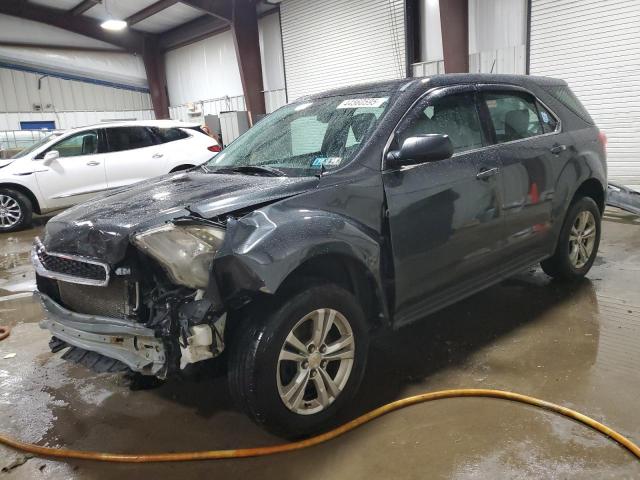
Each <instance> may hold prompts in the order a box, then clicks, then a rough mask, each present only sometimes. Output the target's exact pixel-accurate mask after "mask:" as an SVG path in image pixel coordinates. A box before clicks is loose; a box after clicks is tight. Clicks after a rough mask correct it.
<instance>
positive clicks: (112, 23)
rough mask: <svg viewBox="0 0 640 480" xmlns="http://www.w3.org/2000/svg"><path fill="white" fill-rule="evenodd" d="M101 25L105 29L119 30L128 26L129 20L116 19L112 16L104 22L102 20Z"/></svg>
mask: <svg viewBox="0 0 640 480" xmlns="http://www.w3.org/2000/svg"><path fill="white" fill-rule="evenodd" d="M100 26H101V27H102V28H104V29H105V30H111V31H116V32H117V31H119V30H124V29H125V28H127V22H125V21H124V20H115V19H113V18H110V19H109V20H105V21H104V22H102V23H101V24H100Z"/></svg>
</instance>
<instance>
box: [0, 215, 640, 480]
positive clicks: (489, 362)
mask: <svg viewBox="0 0 640 480" xmlns="http://www.w3.org/2000/svg"><path fill="white" fill-rule="evenodd" d="M42 223H44V222H41V224H42ZM41 231H42V225H40V226H37V227H36V228H34V229H32V230H29V231H25V232H21V233H19V234H13V235H3V236H2V237H0V325H2V324H5V325H6V324H9V325H10V326H12V327H13V332H12V334H11V337H9V338H8V339H7V340H5V341H3V342H0V430H1V431H2V432H3V433H8V434H11V435H14V436H17V437H20V438H22V439H24V440H27V441H32V442H38V443H40V444H43V445H49V446H66V447H71V448H78V449H87V450H102V451H105V450H106V451H111V452H163V451H184V450H194V449H215V448H235V447H249V446H259V445H267V444H273V443H277V442H279V441H280V440H279V439H277V438H274V437H271V436H269V435H268V434H266V433H264V432H263V431H262V430H260V429H259V428H258V427H256V426H255V425H253V424H252V423H251V422H250V421H249V420H248V419H247V418H246V417H244V416H243V415H242V414H240V413H239V412H237V411H235V410H234V409H233V405H232V404H231V403H230V400H229V396H228V392H227V389H226V382H225V379H224V377H221V376H219V375H218V376H212V375H209V374H208V373H207V371H206V370H204V371H201V372H199V374H198V375H195V377H194V378H191V379H187V380H180V381H178V380H176V381H173V382H169V383H167V384H165V385H164V386H162V387H161V388H159V389H156V390H148V391H130V390H129V389H128V388H127V386H126V385H125V384H124V381H123V380H122V378H120V377H118V376H115V375H109V374H103V375H100V376H94V375H92V374H91V373H89V372H87V371H86V370H85V369H84V368H83V367H80V366H75V365H72V364H69V363H67V362H65V361H63V360H61V359H60V358H59V356H60V354H56V355H54V354H51V353H50V352H49V349H48V348H47V342H48V340H49V336H48V335H47V334H46V333H45V332H44V331H42V330H40V329H39V328H38V325H37V322H38V320H39V319H40V318H41V316H42V312H41V309H40V307H39V305H37V304H36V302H35V301H34V299H33V298H31V296H30V295H29V294H28V293H27V294H25V293H22V292H28V291H29V290H30V289H32V288H33V286H34V285H33V274H32V272H31V268H30V266H29V263H28V257H29V247H30V243H31V239H32V237H33V236H34V235H36V234H39V233H40V232H41ZM639 294H640V219H638V218H634V217H633V216H631V215H628V214H626V213H624V212H621V211H618V210H608V211H607V213H606V215H605V223H604V237H603V240H602V244H601V253H600V256H599V258H598V260H597V263H596V265H595V267H594V268H593V270H592V271H591V274H590V275H589V279H588V280H585V281H583V282H581V283H580V284H578V285H573V286H565V285H558V284H555V283H553V282H551V281H550V280H549V279H548V277H546V276H545V275H544V274H542V273H541V272H540V270H539V269H532V270H531V271H529V272H524V273H523V274H521V275H519V276H517V277H515V278H513V279H510V280H508V281H505V282H503V283H502V284H500V285H498V286H495V287H492V288H490V289H488V290H486V291H485V292H482V293H480V294H478V295H475V296H473V297H472V298H469V299H468V300H466V301H463V302H460V303H458V304H457V305H455V306H453V307H450V308H447V309H446V310H444V311H442V312H440V313H438V314H435V315H432V316H430V317H429V318H426V319H425V320H424V322H421V323H420V324H417V325H413V326H410V327H407V328H405V329H403V330H401V331H399V332H397V333H395V334H393V335H391V336H389V337H387V338H385V339H384V340H380V341H378V342H376V344H375V345H374V346H373V347H372V351H371V355H370V359H371V360H370V364H369V369H368V373H367V377H366V380H365V384H364V387H363V391H362V394H361V395H360V396H359V398H358V401H357V405H356V406H355V408H354V410H353V411H352V412H349V415H351V416H353V415H355V414H357V413H360V412H363V411H366V410H368V409H370V408H372V407H375V406H378V405H381V404H383V403H385V402H388V401H391V400H394V399H397V398H401V397H404V396H407V395H412V394H416V393H419V392H423V391H430V390H439V389H446V388H462V387H476V388H498V389H506V390H513V391H516V392H521V393H525V394H529V395H533V396H536V397H540V398H544V399H547V400H549V401H552V402H556V403H560V404H563V405H566V406H568V407H571V408H574V409H577V410H579V411H581V412H584V413H585V414H587V415H590V416H592V417H594V418H596V419H597V420H600V421H602V422H604V423H606V424H608V425H610V426H611V427H613V428H614V429H617V430H618V431H619V432H621V433H622V434H624V435H626V436H628V437H629V438H631V439H632V440H634V441H635V442H640V408H639V407H640V403H639V399H640V375H639V373H638V365H640V298H639V297H640V295H639ZM10 353H16V356H15V357H13V358H4V357H5V355H7V354H10ZM19 463H22V464H21V465H19V466H16V464H19ZM12 466H13V467H12ZM0 467H1V468H4V469H5V472H4V473H2V474H0V476H1V475H4V476H6V478H20V479H27V478H28V479H32V478H65V479H66V478H92V479H93V478H95V479H110V478H115V479H121V478H129V477H133V476H134V475H135V476H136V477H139V478H154V479H161V478H196V477H205V476H206V477H207V478H249V476H252V477H254V478H278V479H289V478H291V479H294V478H305V479H308V480H311V479H320V478H322V479H325V478H350V479H360V478H367V479H371V478H385V479H386V478H460V479H475V478H483V479H484V478H562V479H566V478H581V479H582V478H599V479H600V478H612V479H613V478H615V479H623V478H640V462H638V461H637V460H635V459H634V458H633V457H632V456H631V455H630V454H629V453H627V452H626V451H625V450H623V449H622V448H621V447H619V446H617V445H616V444H614V443H612V442H611V441H610V440H607V439H606V438H603V437H601V436H600V435H598V434H596V433H594V432H592V431H590V430H588V429H587V428H585V427H583V426H581V425H579V424H577V423H574V422H571V421H569V420H566V419H564V418H560V417H558V416H556V415H554V414H551V413H547V412H544V411H538V410H534V409H533V408H530V407H526V406H522V405H516V404H512V403H509V402H505V401H499V400H491V399H454V400H443V401H440V402H436V403H432V404H427V405H421V406H415V407H412V408H409V409H406V410H403V411H400V412H396V413H394V414H391V415H389V416H387V417H385V418H382V419H380V420H378V421H376V422H374V423H372V424H369V425H366V426H364V427H363V428H361V429H359V430H358V431H356V432H353V433H350V434H348V435H346V436H344V437H342V438H339V439H337V440H335V441H333V442H331V443H329V444H326V445H323V446H320V447H316V448H314V449H311V450H306V451H301V452H297V453H291V454H285V455H281V456H278V457H270V458H260V459H245V460H235V461H233V460H229V461H218V462H200V463H187V464H165V465H153V464H152V465H108V464H100V463H89V462H68V463H67V462H54V461H49V460H43V459H39V458H30V459H28V458H25V456H24V455H22V454H20V453H17V452H14V451H12V450H8V449H5V448H3V447H0Z"/></svg>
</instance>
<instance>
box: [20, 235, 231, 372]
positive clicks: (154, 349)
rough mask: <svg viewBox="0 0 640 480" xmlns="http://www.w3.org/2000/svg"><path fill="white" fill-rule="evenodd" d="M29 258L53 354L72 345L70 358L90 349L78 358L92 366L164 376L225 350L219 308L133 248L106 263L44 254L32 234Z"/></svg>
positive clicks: (42, 326)
mask: <svg viewBox="0 0 640 480" xmlns="http://www.w3.org/2000/svg"><path fill="white" fill-rule="evenodd" d="M32 262H33V265H34V267H35V269H36V278H37V283H38V290H39V295H40V299H41V301H42V305H43V307H44V310H45V319H44V320H42V321H41V323H40V326H41V328H44V329H47V330H49V331H50V332H51V334H52V335H53V339H52V342H51V344H50V346H51V348H52V350H53V351H59V350H62V349H65V348H67V347H71V348H70V350H69V351H67V353H66V354H65V356H67V357H70V359H71V360H74V359H76V358H75V357H82V358H85V356H84V355H83V353H82V352H91V355H89V356H88V357H86V358H89V359H90V360H89V361H88V362H86V361H85V362H81V363H85V364H86V363H89V365H88V366H89V367H92V368H94V370H96V371H120V370H126V369H130V370H131V371H134V372H138V373H141V374H144V375H154V376H157V377H160V378H164V377H166V376H167V375H170V374H171V373H172V372H175V371H178V370H180V369H183V368H185V367H186V365H188V364H190V363H196V362H198V361H201V360H206V359H209V358H214V357H215V356H217V355H219V354H220V353H221V352H222V351H223V350H224V342H223V338H224V337H223V335H224V327H225V321H226V315H225V313H224V312H220V311H218V310H219V308H218V307H216V306H214V304H213V303H212V302H211V301H209V300H206V299H205V298H204V294H203V291H202V290H200V289H197V288H195V289H194V288H189V287H185V286H179V285H175V284H174V283H172V282H171V281H170V279H169V278H168V277H167V275H166V273H165V272H164V271H163V269H162V268H161V267H160V266H159V265H157V264H156V262H153V261H152V260H151V259H149V258H148V257H146V256H145V255H142V254H140V252H138V251H137V250H136V249H135V248H131V249H130V251H129V252H128V255H127V256H126V258H125V259H124V260H123V261H121V262H119V263H118V264H116V265H109V264H107V263H102V262H100V261H98V260H96V259H92V258H86V257H81V256H74V255H68V254H60V253H56V252H48V251H47V250H46V249H45V246H44V245H43V244H42V243H41V242H40V241H39V240H38V239H36V241H35V244H34V247H33V250H32ZM69 352H73V354H72V355H69ZM78 352H80V353H78ZM86 358H85V360H86ZM76 360H77V359H76ZM109 362H111V363H109ZM105 365H107V367H105Z"/></svg>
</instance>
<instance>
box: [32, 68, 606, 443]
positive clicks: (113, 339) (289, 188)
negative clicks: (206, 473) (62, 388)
mask: <svg viewBox="0 0 640 480" xmlns="http://www.w3.org/2000/svg"><path fill="white" fill-rule="evenodd" d="M605 142H606V137H605V136H604V135H603V134H602V133H600V131H599V130H598V128H597V127H596V125H595V124H594V121H593V120H592V119H591V117H590V116H589V114H588V113H587V111H586V110H585V109H584V107H583V106H582V104H581V103H580V101H579V100H578V99H577V98H576V97H575V96H574V94H573V93H572V91H571V90H570V89H569V87H568V86H567V84H566V83H565V82H564V81H561V80H555V79H551V78H540V77H525V76H502V75H470V74H464V75H441V76H434V77H431V78H424V79H404V80H398V81H392V82H386V83H376V84H370V85H361V86H355V87H350V88H343V89H340V90H335V91H331V92H327V93H323V94H319V95H313V96H309V97H305V98H302V99H300V100H298V101H296V102H294V103H291V104H289V105H286V106H285V107H282V108H280V109H279V110H277V111H276V112H274V113H272V114H270V115H269V116H267V117H266V118H264V119H263V120H261V121H260V122H259V123H257V124H256V125H255V126H254V127H253V128H251V129H250V130H249V131H248V132H247V133H245V134H244V135H242V136H241V137H240V138H239V139H237V140H236V141H235V142H233V143H232V144H231V145H230V146H229V147H228V148H227V149H226V150H224V151H223V152H222V153H220V154H218V155H217V156H216V157H215V158H213V159H212V160H210V161H208V162H207V163H205V164H203V165H201V166H199V167H195V168H192V169H190V170H187V171H183V172H177V173H174V174H169V175H166V176H164V177H159V178H157V179H153V180H149V181H145V182H142V183H138V184H136V185H134V186H129V187H124V188H122V189H120V190H117V191H112V192H110V193H107V194H104V195H103V196H102V197H100V198H98V199H94V200H91V201H89V202H88V203H84V204H81V205H78V206H76V207H73V208H71V209H69V210H67V211H65V212H64V213H62V214H60V215H58V216H56V217H54V218H53V219H51V221H49V223H48V225H47V227H46V231H45V233H44V236H43V238H42V239H41V240H40V239H36V241H35V245H34V249H33V254H32V259H33V263H34V265H35V269H36V272H37V284H38V290H39V295H40V297H41V299H42V303H43V305H44V308H45V312H46V315H45V319H44V320H43V321H42V322H41V326H42V327H43V328H46V329H48V330H50V331H51V334H52V335H53V338H52V340H51V343H50V347H51V349H52V350H53V351H54V352H56V351H59V350H63V349H66V352H65V354H64V358H67V359H70V360H75V361H76V362H80V363H83V364H85V365H87V366H89V367H92V368H93V369H94V370H96V371H112V372H113V371H122V370H130V371H134V372H138V373H140V374H143V375H151V376H156V377H159V378H165V377H167V376H170V375H172V374H175V373H178V372H180V371H181V370H182V369H184V368H185V367H187V366H188V365H190V364H193V363H197V362H201V361H206V360H209V359H213V358H215V357H219V356H220V358H219V359H217V360H215V361H216V362H223V364H224V365H225V366H226V371H227V376H228V380H229V388H230V391H231V394H232V396H233V398H234V401H235V403H236V404H237V405H238V406H239V407H240V408H242V409H243V410H244V411H245V412H246V413H247V414H248V415H249V416H250V417H251V418H252V419H253V420H255V421H256V422H257V423H259V424H261V425H263V426H264V427H266V428H268V429H269V430H271V431H274V432H276V433H278V434H281V435H285V436H294V437H295V436H301V435H307V434H310V433H312V432H315V431H318V430H321V429H323V428H326V427H327V426H328V424H329V423H330V422H331V421H332V419H334V418H335V415H336V413H337V412H338V411H339V410H340V409H342V408H343V407H344V406H345V405H346V404H347V403H348V402H350V401H352V399H353V398H354V395H355V394H356V392H357V390H358V387H359V385H360V382H361V379H362V377H363V374H364V371H365V365H366V362H367V353H368V343H369V339H370V337H371V336H372V334H374V333H379V332H385V331H389V328H392V329H395V328H399V327H401V326H403V325H407V324H409V323H411V322H414V321H416V320H420V319H424V318H425V317H426V316H427V315H428V314H429V313H431V312H433V311H435V310H438V309H441V308H443V307H445V306H447V305H449V304H451V303H453V302H456V301H458V300H460V299H461V298H463V297H466V296H468V295H471V294H473V293H474V292H477V291H479V290H481V289H483V288H486V287H487V286H489V285H491V284H494V283H496V282H499V281H501V280H502V279H504V278H506V277H508V276H510V275H513V274H514V273H516V272H518V271H520V270H522V269H524V268H526V267H528V266H530V265H532V264H534V263H538V262H540V263H541V264H542V269H543V270H544V271H545V272H546V273H547V274H549V275H551V276H552V277H555V278H557V279H561V280H575V279H579V278H581V277H583V276H584V275H585V274H586V273H587V272H588V271H589V269H590V268H591V266H592V264H593V262H594V259H595V256H596V253H597V250H598V243H599V240H600V229H601V227H600V217H601V215H602V212H603V209H604V200H605V198H604V196H605V193H604V192H605V186H606V184H607V181H606V162H605Z"/></svg>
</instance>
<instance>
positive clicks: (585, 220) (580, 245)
mask: <svg viewBox="0 0 640 480" xmlns="http://www.w3.org/2000/svg"><path fill="white" fill-rule="evenodd" d="M601 230H602V226H601V216H600V209H599V208H598V205H597V204H596V202H595V201H594V200H593V199H592V198H591V197H581V198H578V199H577V200H576V201H574V202H573V203H572V204H571V206H570V207H569V210H568V212H567V215H566V217H565V221H564V224H563V225H562V230H561V231H560V237H559V239H558V245H557V246H556V251H555V252H554V254H553V256H551V257H550V258H548V259H546V260H544V261H542V262H541V264H540V265H541V266H542V270H543V271H544V272H545V273H546V274H547V275H549V276H551V277H554V278H557V279H560V280H568V281H571V280H577V279H580V278H582V277H584V276H585V275H586V274H587V273H588V272H589V270H590V269H591V267H592V265H593V262H594V261H595V259H596V256H597V254H598V246H599V245H600V235H601Z"/></svg>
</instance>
